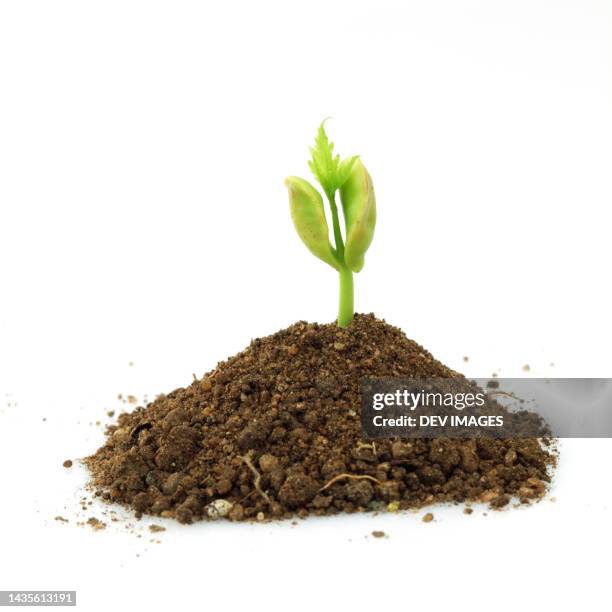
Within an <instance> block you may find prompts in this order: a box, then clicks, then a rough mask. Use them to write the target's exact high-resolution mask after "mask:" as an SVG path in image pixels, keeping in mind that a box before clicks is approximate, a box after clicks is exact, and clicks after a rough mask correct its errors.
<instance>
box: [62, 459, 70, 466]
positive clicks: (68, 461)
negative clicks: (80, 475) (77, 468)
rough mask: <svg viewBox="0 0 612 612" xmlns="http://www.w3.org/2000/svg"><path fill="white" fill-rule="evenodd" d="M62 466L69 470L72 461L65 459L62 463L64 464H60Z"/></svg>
mask: <svg viewBox="0 0 612 612" xmlns="http://www.w3.org/2000/svg"><path fill="white" fill-rule="evenodd" d="M62 465H63V466H64V467H65V468H71V467H72V461H71V460H70V459H66V461H64V463H62Z"/></svg>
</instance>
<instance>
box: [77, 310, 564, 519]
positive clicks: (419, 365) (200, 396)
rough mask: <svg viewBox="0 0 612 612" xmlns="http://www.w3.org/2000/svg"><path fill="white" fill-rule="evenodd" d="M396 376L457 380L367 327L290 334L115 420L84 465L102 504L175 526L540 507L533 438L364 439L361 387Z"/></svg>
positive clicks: (541, 484) (542, 451) (542, 454)
mask: <svg viewBox="0 0 612 612" xmlns="http://www.w3.org/2000/svg"><path fill="white" fill-rule="evenodd" d="M395 376H397V377H413V378H417V377H421V378H426V377H429V378H433V377H445V378H449V377H452V378H462V377H461V375H460V374H458V373H457V372H454V371H453V370H451V369H449V368H447V367H446V366H444V365H443V364H442V363H440V362H439V361H437V360H436V359H434V358H433V357H432V355H430V354H429V353H428V352H427V351H426V350H425V349H424V348H422V347H421V346H419V345H418V344H416V343H415V342H413V341H412V340H410V339H409V338H407V337H406V335H405V334H404V333H403V332H402V331H401V330H399V329H398V328H396V327H392V326H391V325H388V324H387V323H385V322H384V321H380V320H378V319H376V318H375V317H374V316H373V315H357V316H356V317H355V319H354V321H353V322H352V323H351V324H350V325H349V326H348V327H347V328H344V329H340V328H338V327H337V326H336V325H335V324H328V325H318V324H312V323H311V324H309V323H304V322H299V323H296V324H294V325H292V326H291V327H289V328H287V329H284V330H282V331H279V332H277V333H275V334H273V335H271V336H268V337H266V338H258V339H256V340H253V341H252V342H251V344H250V346H249V347H248V348H247V349H245V350H244V351H242V352H241V353H238V354H237V355H235V356H234V357H231V358H229V359H228V360H227V361H224V362H221V363H219V364H218V365H217V367H216V368H215V369H214V370H213V371H212V372H210V373H208V374H206V375H205V376H204V377H203V378H202V379H199V380H194V381H193V382H192V383H191V384H190V385H189V386H188V387H185V388H180V389H176V390H175V391H172V392H171V393H169V394H167V395H162V396H159V397H158V398H157V399H155V401H153V402H151V403H148V404H147V405H146V406H139V407H136V408H135V409H134V410H133V411H132V412H131V413H123V414H121V415H119V416H118V418H117V423H116V424H114V425H111V426H109V427H108V429H107V440H106V443H105V444H104V446H102V448H100V449H99V450H98V451H97V452H96V453H95V454H94V455H92V456H91V457H88V458H87V459H86V460H85V462H86V464H87V466H88V467H89V469H90V471H91V474H92V484H93V486H94V488H95V490H96V491H97V493H98V494H99V495H101V496H102V497H103V498H104V499H106V500H108V501H109V502H117V503H121V504H124V505H126V506H129V507H131V508H133V509H134V510H135V511H136V513H137V515H141V514H143V513H146V514H150V515H155V516H163V517H172V518H175V519H177V520H178V521H181V522H183V523H190V522H192V521H195V520H200V519H205V518H222V517H225V518H229V519H230V520H234V521H240V520H265V519H269V518H290V517H292V516H295V515H296V514H297V515H298V516H306V515H308V514H316V515H331V514H335V513H338V512H361V511H367V510H381V509H383V508H389V507H393V508H396V509H397V508H399V509H407V508H419V507H422V506H426V505H430V504H434V503H438V502H465V501H482V502H486V503H489V504H490V505H491V506H492V507H494V508H500V507H503V506H506V505H507V504H508V503H509V502H510V500H511V499H512V498H518V499H519V500H520V501H522V502H525V503H528V502H530V501H532V500H537V499H539V498H541V497H542V495H543V494H544V493H545V491H546V489H547V485H548V483H549V482H550V474H549V472H550V469H551V468H552V467H553V466H554V464H555V455H554V453H553V452H552V450H551V448H550V447H547V446H546V445H545V444H542V443H541V441H540V440H538V439H535V438H520V439H518V438H517V439H484V438H483V439H478V440H475V439H472V440H468V439H463V440H462V439H445V438H437V439H428V438H419V439H412V440H399V439H382V440H377V441H376V445H374V444H372V443H367V442H366V441H364V440H363V439H362V437H361V424H360V405H361V395H360V394H361V381H362V379H364V378H367V377H395Z"/></svg>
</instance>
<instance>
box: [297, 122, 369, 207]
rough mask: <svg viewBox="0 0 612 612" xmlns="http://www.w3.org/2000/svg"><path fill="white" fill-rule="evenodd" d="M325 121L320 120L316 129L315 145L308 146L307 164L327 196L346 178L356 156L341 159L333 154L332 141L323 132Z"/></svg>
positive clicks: (330, 195)
mask: <svg viewBox="0 0 612 612" xmlns="http://www.w3.org/2000/svg"><path fill="white" fill-rule="evenodd" d="M325 121H327V119H324V120H323V121H322V122H321V125H320V126H319V129H318V130H317V136H316V138H315V145H314V147H311V148H310V154H311V156H312V159H311V160H310V161H309V162H308V165H309V166H310V169H311V170H312V173H313V174H314V176H315V178H316V179H317V181H319V183H320V184H321V187H323V190H324V191H325V193H326V194H327V196H328V197H332V196H333V195H334V193H335V192H336V191H337V190H338V189H339V188H340V187H342V185H343V184H344V183H345V181H346V180H347V178H348V176H349V174H350V172H351V169H352V168H353V165H354V164H355V161H356V160H357V159H358V156H357V155H355V156H353V157H349V158H347V159H344V160H342V161H341V160H340V156H339V155H334V143H333V142H331V141H330V140H329V138H328V137H327V134H326V133H325Z"/></svg>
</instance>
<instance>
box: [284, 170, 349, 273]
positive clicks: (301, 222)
mask: <svg viewBox="0 0 612 612" xmlns="http://www.w3.org/2000/svg"><path fill="white" fill-rule="evenodd" d="M285 185H286V186H287V189H288V190H289V206H290V209H291V218H292V219H293V224H294V225H295V229H296V231H297V233H298V235H299V237H300V238H301V239H302V242H303V243H304V244H305V245H306V246H307V247H308V250H309V251H310V252H311V253H312V254H313V255H315V256H316V257H318V258H319V259H321V260H322V261H324V262H325V263H327V264H329V265H330V266H331V267H332V268H334V269H336V270H338V269H339V264H338V260H337V259H336V255H335V252H334V249H333V248H332V245H331V244H330V242H329V228H328V226H327V219H326V218H325V209H324V208H323V198H321V194H320V193H319V192H318V191H317V190H316V189H315V188H314V187H313V186H312V185H311V184H310V183H309V182H308V181H305V180H304V179H302V178H299V177H297V176H290V177H289V178H287V179H286V180H285Z"/></svg>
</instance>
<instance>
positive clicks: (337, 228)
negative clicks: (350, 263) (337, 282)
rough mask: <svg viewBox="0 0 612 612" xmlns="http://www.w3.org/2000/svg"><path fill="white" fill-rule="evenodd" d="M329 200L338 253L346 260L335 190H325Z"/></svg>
mask: <svg viewBox="0 0 612 612" xmlns="http://www.w3.org/2000/svg"><path fill="white" fill-rule="evenodd" d="M325 194H326V195H327V199H328V200H329V207H330V208H331V214H332V225H333V228H334V242H335V243H336V253H337V254H338V258H339V259H340V261H342V262H343V261H344V242H343V240H342V232H341V231H340V219H339V218H338V207H337V206H336V198H335V196H334V194H333V192H331V193H330V192H327V191H326V192H325Z"/></svg>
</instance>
